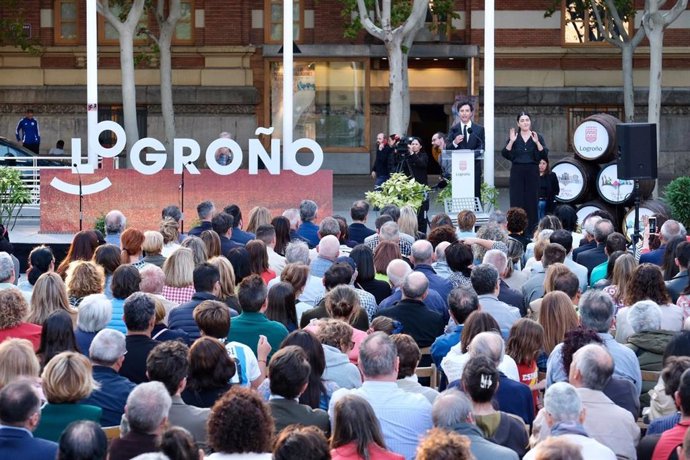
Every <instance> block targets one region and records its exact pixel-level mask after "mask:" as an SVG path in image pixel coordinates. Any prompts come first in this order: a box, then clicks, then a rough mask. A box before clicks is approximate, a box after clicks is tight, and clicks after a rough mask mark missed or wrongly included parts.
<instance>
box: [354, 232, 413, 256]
mask: <svg viewBox="0 0 690 460" xmlns="http://www.w3.org/2000/svg"><path fill="white" fill-rule="evenodd" d="M380 242H381V239H380V238H379V235H373V238H372V239H371V240H369V241H365V242H364V244H366V245H367V246H369V247H370V248H371V250H372V251H373V250H375V249H376V246H378V245H379V243H380ZM399 244H400V254H402V255H404V256H406V257H409V256H410V254H411V253H412V245H411V244H410V242H409V241H407V240H406V239H404V238H400V242H399Z"/></svg>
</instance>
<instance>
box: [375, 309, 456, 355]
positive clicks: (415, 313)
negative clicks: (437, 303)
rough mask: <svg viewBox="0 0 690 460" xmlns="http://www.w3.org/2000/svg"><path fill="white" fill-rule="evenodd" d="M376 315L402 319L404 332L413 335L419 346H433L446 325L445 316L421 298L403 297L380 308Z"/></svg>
mask: <svg viewBox="0 0 690 460" xmlns="http://www.w3.org/2000/svg"><path fill="white" fill-rule="evenodd" d="M376 316H387V317H389V318H392V319H395V320H398V321H400V323H401V324H402V326H403V330H402V332H403V333H404V334H407V335H410V336H412V338H413V339H414V341H415V342H417V345H418V346H419V348H424V347H429V346H431V344H432V343H434V340H436V337H438V336H439V335H441V334H443V329H444V328H445V326H446V323H445V322H444V321H443V316H441V315H440V314H438V313H436V312H435V311H431V310H429V309H428V308H427V306H426V305H424V302H422V301H421V300H414V299H403V300H401V301H400V302H398V303H396V304H394V305H393V306H392V307H388V308H384V309H382V310H379V311H378V312H377V313H376V315H375V317H376Z"/></svg>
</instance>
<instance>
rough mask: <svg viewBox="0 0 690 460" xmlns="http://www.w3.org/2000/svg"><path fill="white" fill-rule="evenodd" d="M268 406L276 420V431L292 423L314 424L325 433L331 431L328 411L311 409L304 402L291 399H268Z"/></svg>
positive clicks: (278, 431)
mask: <svg viewBox="0 0 690 460" xmlns="http://www.w3.org/2000/svg"><path fill="white" fill-rule="evenodd" d="M268 407H269V408H270V409H271V415H273V419H274V420H275V422H276V426H275V430H276V433H280V432H281V431H282V430H283V428H285V427H286V426H288V425H291V424H293V423H297V424H299V425H304V426H315V427H317V428H320V429H321V431H323V432H324V433H326V435H328V433H329V432H330V431H331V424H330V422H329V420H328V413H327V412H326V411H324V410H322V409H312V408H311V407H309V406H307V405H306V404H300V403H299V402H297V401H295V400H292V399H278V398H276V399H271V400H270V401H268Z"/></svg>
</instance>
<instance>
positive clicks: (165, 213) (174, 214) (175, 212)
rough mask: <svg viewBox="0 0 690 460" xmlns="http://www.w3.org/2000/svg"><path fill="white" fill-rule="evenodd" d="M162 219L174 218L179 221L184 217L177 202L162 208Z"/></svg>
mask: <svg viewBox="0 0 690 460" xmlns="http://www.w3.org/2000/svg"><path fill="white" fill-rule="evenodd" d="M161 219H172V220H174V221H175V222H179V221H180V219H182V210H180V207H179V206H177V205H175V204H171V205H168V206H166V207H164V208H163V209H162V210H161Z"/></svg>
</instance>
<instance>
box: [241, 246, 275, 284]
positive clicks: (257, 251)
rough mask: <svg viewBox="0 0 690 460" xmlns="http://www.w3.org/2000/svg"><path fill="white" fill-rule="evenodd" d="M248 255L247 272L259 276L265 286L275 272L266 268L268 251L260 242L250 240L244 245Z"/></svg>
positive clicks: (273, 276)
mask: <svg viewBox="0 0 690 460" xmlns="http://www.w3.org/2000/svg"><path fill="white" fill-rule="evenodd" d="M246 249H247V252H248V253H249V270H250V272H251V273H252V274H254V275H259V276H260V277H261V279H262V280H264V283H265V284H268V282H269V281H271V280H272V279H273V278H275V277H276V272H274V271H273V270H271V269H270V268H268V250H267V249H266V244H265V243H264V242H263V241H261V240H251V241H250V242H248V243H247V245H246Z"/></svg>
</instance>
